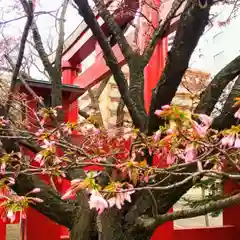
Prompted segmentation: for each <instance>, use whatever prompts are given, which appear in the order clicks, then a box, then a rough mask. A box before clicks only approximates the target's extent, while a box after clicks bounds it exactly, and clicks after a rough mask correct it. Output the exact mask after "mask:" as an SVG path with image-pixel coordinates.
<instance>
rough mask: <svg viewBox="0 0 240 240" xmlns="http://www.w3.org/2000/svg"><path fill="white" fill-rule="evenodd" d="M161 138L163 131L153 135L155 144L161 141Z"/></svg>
mask: <svg viewBox="0 0 240 240" xmlns="http://www.w3.org/2000/svg"><path fill="white" fill-rule="evenodd" d="M160 137H161V131H160V130H158V131H156V132H155V133H154V135H153V140H154V141H155V142H157V141H159V139H160Z"/></svg>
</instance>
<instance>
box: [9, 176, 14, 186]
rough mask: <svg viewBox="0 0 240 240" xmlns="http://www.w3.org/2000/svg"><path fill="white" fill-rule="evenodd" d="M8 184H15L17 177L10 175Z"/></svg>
mask: <svg viewBox="0 0 240 240" xmlns="http://www.w3.org/2000/svg"><path fill="white" fill-rule="evenodd" d="M7 180H8V182H9V183H8V185H14V184H15V179H14V178H12V177H9V178H8V179H7Z"/></svg>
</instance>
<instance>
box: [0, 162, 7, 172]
mask: <svg viewBox="0 0 240 240" xmlns="http://www.w3.org/2000/svg"><path fill="white" fill-rule="evenodd" d="M5 171H6V163H5V162H2V164H1V166H0V173H1V174H5Z"/></svg>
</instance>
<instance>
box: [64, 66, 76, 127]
mask: <svg viewBox="0 0 240 240" xmlns="http://www.w3.org/2000/svg"><path fill="white" fill-rule="evenodd" d="M77 70H78V68H77V67H76V66H72V65H71V64H70V63H69V62H68V61H63V63H62V83H63V84H69V85H73V84H74V79H75V78H76V77H77ZM65 104H68V103H65ZM77 119H78V100H76V101H74V102H73V103H71V104H70V105H68V106H67V111H66V112H65V121H70V122H76V121H77Z"/></svg>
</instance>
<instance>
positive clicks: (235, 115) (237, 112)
mask: <svg viewBox="0 0 240 240" xmlns="http://www.w3.org/2000/svg"><path fill="white" fill-rule="evenodd" d="M234 117H235V118H238V119H240V108H239V109H238V110H237V111H236V112H235V114H234Z"/></svg>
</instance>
